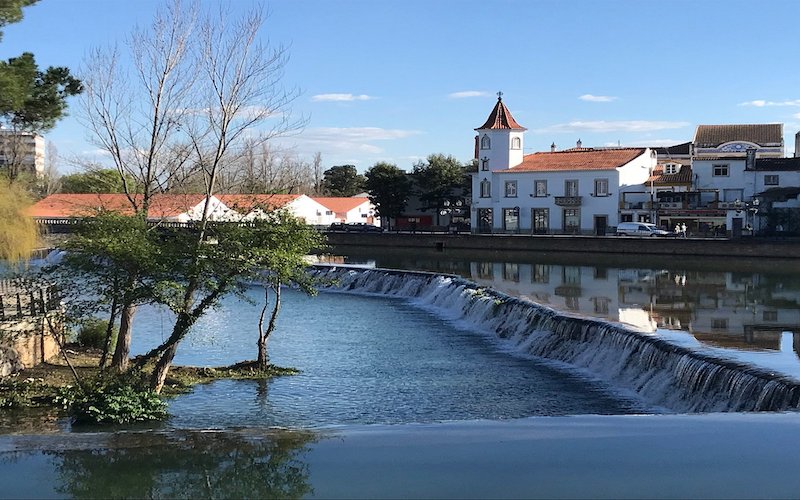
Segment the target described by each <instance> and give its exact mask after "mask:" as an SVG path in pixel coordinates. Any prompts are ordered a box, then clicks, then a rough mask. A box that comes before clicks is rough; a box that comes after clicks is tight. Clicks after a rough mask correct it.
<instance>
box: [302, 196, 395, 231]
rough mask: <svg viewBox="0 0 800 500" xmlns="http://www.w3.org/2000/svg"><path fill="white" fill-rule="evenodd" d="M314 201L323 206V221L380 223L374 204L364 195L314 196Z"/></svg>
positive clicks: (329, 222)
mask: <svg viewBox="0 0 800 500" xmlns="http://www.w3.org/2000/svg"><path fill="white" fill-rule="evenodd" d="M312 199H313V200H314V201H316V202H317V203H319V204H320V205H322V206H324V207H325V209H326V210H325V222H324V224H331V223H333V222H344V223H346V224H353V223H364V224H372V225H375V226H380V225H381V220H380V218H379V217H377V216H376V215H375V205H373V204H372V202H370V201H369V198H367V197H364V196H351V197H320V196H318V197H314V198H312Z"/></svg>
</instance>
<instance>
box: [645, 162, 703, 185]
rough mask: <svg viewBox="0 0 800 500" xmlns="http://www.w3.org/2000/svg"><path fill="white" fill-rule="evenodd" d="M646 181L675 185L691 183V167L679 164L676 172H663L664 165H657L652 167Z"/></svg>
mask: <svg viewBox="0 0 800 500" xmlns="http://www.w3.org/2000/svg"><path fill="white" fill-rule="evenodd" d="M647 183H648V184H650V183H653V184H662V185H676V184H691V183H692V167H690V166H688V165H683V166H681V169H680V170H678V173H677V174H665V173H664V166H663V165H658V166H656V168H654V169H653V173H652V174H651V175H650V178H648V179H647Z"/></svg>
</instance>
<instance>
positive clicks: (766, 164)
mask: <svg viewBox="0 0 800 500" xmlns="http://www.w3.org/2000/svg"><path fill="white" fill-rule="evenodd" d="M745 170H749V171H751V172H752V171H753V170H758V171H764V172H796V171H798V170H800V157H796V158H756V164H755V168H753V169H749V168H748V169H745Z"/></svg>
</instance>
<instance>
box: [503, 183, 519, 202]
mask: <svg viewBox="0 0 800 500" xmlns="http://www.w3.org/2000/svg"><path fill="white" fill-rule="evenodd" d="M516 197H517V181H506V198H516Z"/></svg>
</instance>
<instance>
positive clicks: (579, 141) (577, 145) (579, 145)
mask: <svg viewBox="0 0 800 500" xmlns="http://www.w3.org/2000/svg"><path fill="white" fill-rule="evenodd" d="M582 144H583V143H582V142H581V140H580V139H578V142H576V143H575V147H576V148H578V149H580V148H581V145H582Z"/></svg>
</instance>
